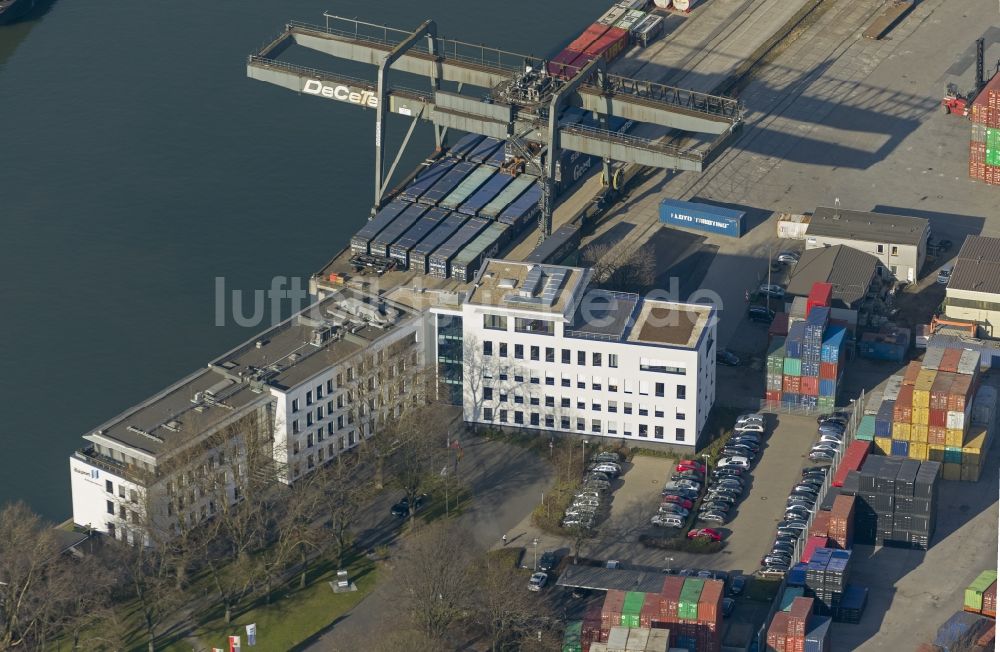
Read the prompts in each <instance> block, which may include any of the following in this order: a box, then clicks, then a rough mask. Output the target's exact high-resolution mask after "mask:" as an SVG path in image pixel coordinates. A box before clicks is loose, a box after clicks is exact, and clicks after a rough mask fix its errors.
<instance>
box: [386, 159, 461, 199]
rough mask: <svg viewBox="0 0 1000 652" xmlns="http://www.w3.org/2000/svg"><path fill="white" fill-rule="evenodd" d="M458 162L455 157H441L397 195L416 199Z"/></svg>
mask: <svg viewBox="0 0 1000 652" xmlns="http://www.w3.org/2000/svg"><path fill="white" fill-rule="evenodd" d="M457 163H458V159H456V158H450V157H449V158H443V159H440V160H438V161H435V162H434V163H432V164H431V165H430V167H428V168H427V169H426V170H424V171H423V172H421V173H420V174H418V175H417V178H416V179H414V180H413V183H411V184H410V185H408V186H407V187H406V188H405V189H403V192H401V193H399V196H400V197H402V198H403V199H405V200H406V201H417V200H418V199H420V196H421V195H423V194H424V193H425V192H427V191H428V190H430V189H431V187H432V186H434V184H435V183H437V182H438V181H440V180H441V178H442V177H443V176H444V175H446V174H448V172H449V171H450V170H451V169H452V168H453V167H455V165H456V164H457Z"/></svg>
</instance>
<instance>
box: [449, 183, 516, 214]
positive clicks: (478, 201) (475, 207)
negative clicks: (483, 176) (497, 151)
mask: <svg viewBox="0 0 1000 652" xmlns="http://www.w3.org/2000/svg"><path fill="white" fill-rule="evenodd" d="M513 180H514V177H512V176H510V175H509V174H496V175H494V176H493V177H492V178H491V179H490V180H489V181H487V182H486V183H485V184H484V185H483V187H481V188H480V189H479V190H477V191H476V192H474V193H472V195H471V196H470V197H469V198H468V199H466V200H465V203H463V204H462V205H461V206H459V207H458V212H459V213H463V214H465V215H470V216H474V215H478V214H479V211H481V210H482V209H483V207H485V206H486V205H487V204H489V203H490V202H491V201H493V200H494V199H496V196H497V195H499V194H500V193H501V192H502V191H503V189H504V188H506V187H507V186H508V185H510V182H511V181H513Z"/></svg>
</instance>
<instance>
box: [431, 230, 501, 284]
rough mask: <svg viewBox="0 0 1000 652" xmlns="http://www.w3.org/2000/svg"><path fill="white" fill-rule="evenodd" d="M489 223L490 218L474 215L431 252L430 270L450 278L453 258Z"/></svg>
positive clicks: (437, 274) (436, 274) (432, 272)
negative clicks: (485, 218)
mask: <svg viewBox="0 0 1000 652" xmlns="http://www.w3.org/2000/svg"><path fill="white" fill-rule="evenodd" d="M488 225H489V221H488V220H484V219H482V218H479V217H473V218H471V219H470V220H469V221H468V222H466V223H465V224H463V225H462V228H460V229H459V230H458V231H456V232H455V234H454V235H453V236H451V237H450V238H448V241H447V242H445V243H444V244H443V245H441V246H440V247H438V248H437V250H436V251H435V252H434V253H433V254H431V257H430V261H429V263H428V265H427V268H428V272H429V273H430V274H432V275H434V276H438V277H440V278H448V276H449V274H451V261H452V259H454V258H455V256H456V255H457V254H458V252H459V251H461V249H462V247H464V246H465V245H467V244H468V243H469V242H471V241H472V240H473V238H475V237H476V236H477V235H479V233H480V232H481V231H482V230H483V229H485V228H486V227H487V226H488Z"/></svg>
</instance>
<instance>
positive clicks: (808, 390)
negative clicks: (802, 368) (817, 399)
mask: <svg viewBox="0 0 1000 652" xmlns="http://www.w3.org/2000/svg"><path fill="white" fill-rule="evenodd" d="M797 378H798V380H799V388H800V391H799V393H800V394H805V395H806V396H819V377H817V376H798V377H797Z"/></svg>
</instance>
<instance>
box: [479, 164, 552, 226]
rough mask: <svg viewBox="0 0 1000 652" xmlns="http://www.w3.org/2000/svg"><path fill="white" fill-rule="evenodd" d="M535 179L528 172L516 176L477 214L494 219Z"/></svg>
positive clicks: (535, 179) (536, 178)
mask: <svg viewBox="0 0 1000 652" xmlns="http://www.w3.org/2000/svg"><path fill="white" fill-rule="evenodd" d="M537 180H538V177H535V176H532V175H530V174H522V175H520V176H518V177H517V178H516V179H514V180H513V181H511V182H510V184H509V185H508V186H507V187H506V188H504V189H503V192H501V193H500V194H499V195H497V196H496V197H494V198H493V201H491V202H490V203H488V204H486V206H484V207H483V210H481V211H479V216H480V217H486V218H489V219H491V220H492V219H496V218H497V216H498V215H500V213H502V212H503V210H504V209H505V208H507V207H508V206H510V205H511V204H512V203H513V202H514V200H515V199H517V198H518V197H520V196H521V195H522V194H523V193H524V191H526V190H527V189H528V188H530V187H531V185H532V184H533V183H535V182H536V181H537Z"/></svg>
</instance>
